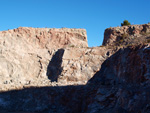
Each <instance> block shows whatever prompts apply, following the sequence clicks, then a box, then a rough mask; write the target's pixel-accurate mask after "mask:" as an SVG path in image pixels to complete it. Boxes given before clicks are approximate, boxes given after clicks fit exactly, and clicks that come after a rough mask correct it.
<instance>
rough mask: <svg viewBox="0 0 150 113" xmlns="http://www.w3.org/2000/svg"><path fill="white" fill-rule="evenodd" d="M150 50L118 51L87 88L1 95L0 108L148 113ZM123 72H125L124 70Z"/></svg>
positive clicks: (57, 112) (40, 112)
mask: <svg viewBox="0 0 150 113" xmlns="http://www.w3.org/2000/svg"><path fill="white" fill-rule="evenodd" d="M149 54H150V47H146V46H138V47H130V48H125V49H120V50H119V51H118V52H116V53H115V54H114V55H112V56H111V57H110V58H108V59H107V60H106V61H105V62H104V63H103V64H102V67H101V69H100V71H98V72H97V73H96V74H95V75H94V77H93V78H92V79H91V80H89V82H88V83H87V84H86V85H78V86H55V87H52V86H49V87H40V88H38V87H30V88H25V89H22V90H18V91H17V90H14V91H7V92H1V93H0V100H1V101H0V109H1V110H3V111H25V112H37V113H43V112H45V113H53V112H54V113H60V112H63V113H69V112H71V113H76V112H78V113H110V112H111V113H122V112H123V113H131V112H132V113H139V112H141V113H149V112H150V106H149V105H150V94H149V92H150V83H149V67H150V63H149V62H150V58H149V57H148V56H149ZM124 70H126V71H124Z"/></svg>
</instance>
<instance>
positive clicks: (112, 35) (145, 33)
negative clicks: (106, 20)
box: [103, 24, 150, 46]
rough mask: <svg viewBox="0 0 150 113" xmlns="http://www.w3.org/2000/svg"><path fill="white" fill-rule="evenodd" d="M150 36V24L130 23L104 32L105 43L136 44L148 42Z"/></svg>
mask: <svg viewBox="0 0 150 113" xmlns="http://www.w3.org/2000/svg"><path fill="white" fill-rule="evenodd" d="M149 36H150V24H143V25H129V26H123V27H114V28H108V29H106V30H105V33H104V40H103V45H110V46H112V45H115V44H118V43H122V42H123V41H124V42H126V43H125V44H126V45H127V44H135V43H143V42H146V40H147V38H148V39H149Z"/></svg>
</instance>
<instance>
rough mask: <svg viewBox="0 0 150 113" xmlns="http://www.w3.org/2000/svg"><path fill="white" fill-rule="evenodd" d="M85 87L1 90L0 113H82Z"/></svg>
mask: <svg viewBox="0 0 150 113" xmlns="http://www.w3.org/2000/svg"><path fill="white" fill-rule="evenodd" d="M83 87H85V86H82V85H79V86H56V87H30V88H25V89H22V90H12V91H7V92H1V93H0V113H1V112H4V113H5V112H6V113H9V112H14V113H81V112H82V100H84V99H83V98H84V90H83V89H84V88H83Z"/></svg>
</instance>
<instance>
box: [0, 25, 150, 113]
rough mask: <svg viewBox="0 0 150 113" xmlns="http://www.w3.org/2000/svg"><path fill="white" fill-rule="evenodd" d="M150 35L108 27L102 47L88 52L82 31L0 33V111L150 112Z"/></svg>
mask: <svg viewBox="0 0 150 113" xmlns="http://www.w3.org/2000/svg"><path fill="white" fill-rule="evenodd" d="M131 28H133V29H131ZM51 30H52V31H53V30H54V31H55V32H51V33H49V32H50V31H51ZM56 31H57V32H56ZM60 32H61V33H62V34H61V35H58V36H57V34H60ZM67 32H69V34H72V35H67V38H66V35H64V34H68V33H67ZM149 33H150V31H149V25H148V24H144V25H134V26H124V27H116V28H108V29H106V30H105V36H104V41H103V46H101V47H93V48H88V47H87V38H86V32H85V30H82V29H67V28H63V29H48V28H18V29H15V30H8V31H2V32H0V42H1V43H0V61H1V63H0V68H1V71H0V77H1V78H0V84H1V86H0V91H1V92H0V111H1V112H17V113H18V112H19V113H21V112H25V113H29V112H32V113H60V112H61V113H62V112H63V113H77V112H78V113H122V112H123V113H131V112H132V113H138V112H139V113H149V112H150V106H149V105H150V103H149V102H150V95H149V89H150V85H149V72H150V71H149V67H150V58H149V55H150V51H149V50H150V46H149V36H150V34H149ZM39 35H40V36H41V37H40V36H39ZM37 37H39V38H37ZM68 40H69V43H64V42H68ZM72 40H74V41H72ZM57 41H58V42H57ZM137 42H138V43H137Z"/></svg>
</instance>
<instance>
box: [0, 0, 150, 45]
mask: <svg viewBox="0 0 150 113" xmlns="http://www.w3.org/2000/svg"><path fill="white" fill-rule="evenodd" d="M125 19H127V20H128V21H129V22H130V23H131V24H144V23H148V22H150V0H0V30H1V31H2V30H8V29H14V28H17V27H20V26H22V27H48V28H62V27H67V28H84V29H86V30H87V36H88V44H89V46H90V47H92V46H100V45H101V44H102V41H103V34H104V30H105V29H106V28H109V27H116V26H120V24H121V22H123V20H125Z"/></svg>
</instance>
